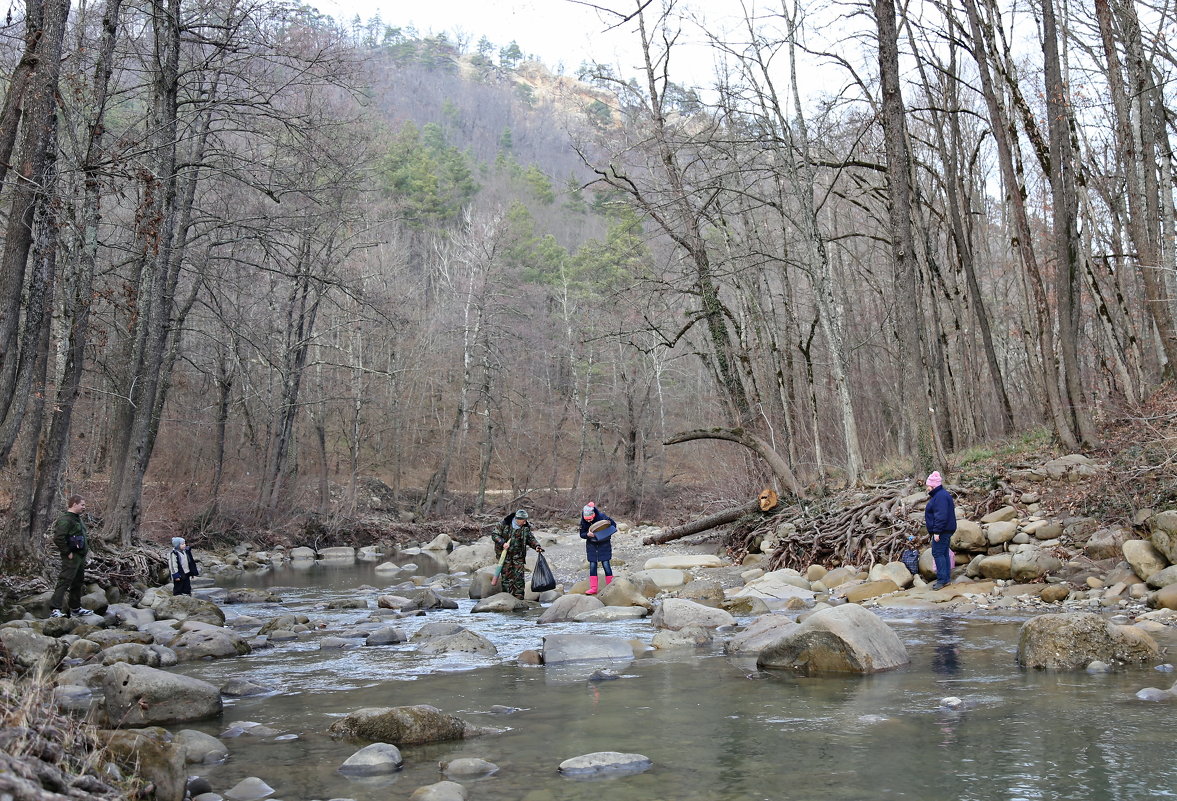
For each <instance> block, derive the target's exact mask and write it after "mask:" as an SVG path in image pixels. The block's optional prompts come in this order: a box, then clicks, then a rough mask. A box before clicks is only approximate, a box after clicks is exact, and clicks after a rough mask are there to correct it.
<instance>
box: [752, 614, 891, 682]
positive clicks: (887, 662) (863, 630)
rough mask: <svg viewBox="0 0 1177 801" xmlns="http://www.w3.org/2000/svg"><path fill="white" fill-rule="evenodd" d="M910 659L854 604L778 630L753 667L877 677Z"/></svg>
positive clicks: (878, 623)
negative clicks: (861, 674)
mask: <svg viewBox="0 0 1177 801" xmlns="http://www.w3.org/2000/svg"><path fill="white" fill-rule="evenodd" d="M910 661H911V660H910V659H909V657H908V655H907V648H905V647H904V645H903V642H902V641H901V640H900V639H899V636H898V635H897V634H895V632H894V631H892V630H891V628H890V627H889V626H888V625H887V624H886V623H884V622H883V621H882V619H881V618H880V617H879V616H878V615H876V614H874V613H873V612H870V611H869V610H867V609H864V608H863V607H861V606H858V605H857V604H845V605H843V606H835V607H832V608H830V609H823V610H821V611H819V612H814V613H813V614H812V615H810V616H809V617H808V618H806V619H805V622H804V623H802V624H801V625H800V626H798V627H797V628H796V629H791V630H786V631H783V632H782V633H781V635H780V638H779V639H778V640H776V641H775V642H773V643H772V644H770V645H768V646H766V647H765V648H764V649H763V650H762V651H761V652H760V655H759V656H758V657H757V658H756V665H757V667H762V668H794V669H797V670H800V671H802V672H804V673H806V674H809V675H813V674H820V673H878V672H880V671H884V670H892V669H894V668H897V667H902V666H903V665H906V664H907V663H908V662H910Z"/></svg>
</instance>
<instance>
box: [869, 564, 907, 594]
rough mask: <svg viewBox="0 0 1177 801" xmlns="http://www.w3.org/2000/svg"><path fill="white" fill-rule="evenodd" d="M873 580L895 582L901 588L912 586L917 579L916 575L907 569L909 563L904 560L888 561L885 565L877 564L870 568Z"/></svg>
mask: <svg viewBox="0 0 1177 801" xmlns="http://www.w3.org/2000/svg"><path fill="white" fill-rule="evenodd" d="M870 580H871V581H886V580H890V581H893V582H895V586H896V587H897V588H899V589H901V590H902V589H906V588H907V587H910V586H911V585H912V583H913V582H914V581H915V576H913V575H912V573H911V571H910V570H908V569H907V565H905V564H903V563H902V562H888V563H886V564H885V565H883V564H880V565H875V566H873V567H872V568H871V569H870Z"/></svg>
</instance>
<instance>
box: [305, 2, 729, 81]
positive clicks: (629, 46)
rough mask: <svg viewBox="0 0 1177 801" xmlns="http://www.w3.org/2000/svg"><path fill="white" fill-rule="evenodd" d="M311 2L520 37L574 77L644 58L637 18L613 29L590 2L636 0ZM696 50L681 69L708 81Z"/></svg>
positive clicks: (707, 64)
mask: <svg viewBox="0 0 1177 801" xmlns="http://www.w3.org/2000/svg"><path fill="white" fill-rule="evenodd" d="M309 4H310V5H312V6H315V7H316V8H318V9H319V10H320V11H321V12H323V13H324V14H330V15H331V16H333V17H335V18H336V20H338V21H340V22H349V21H350V20H351V19H352V18H353V17H354V16H355V15H356V14H359V15H360V16H361V17H362V18H363V19H365V20H367V19H369V18H371V17H372V16H373V15H375V14H376V13H379V14H380V19H381V20H382V21H383V22H385V23H386V24H388V25H393V26H402V27H405V26H408V25H409V24H412V25H414V26H415V27H416V28H417V30H418V31H420V32H421V33H426V32H429V31H432V32H433V33H440V32H442V31H447V32H454V31H461V32H463V33H465V34H467V35H468V36H469V38H470V40H471V42H472V43H477V41H478V39H479V38H480V37H482V36H486V37H487V38H488V39H490V40H491V41H492V42H493V43H494V44H495V46H496V47H499V48H501V47H504V46H505V45H508V44H510V43H511V41H515V42H517V43H518V44H519V47H520V49H521V50H523V52H524V53H526V54H529V55H530V54H535V55H537V56H539V57H540V60H541V61H543V62H544V63H545V64H546V65H547V66H549V67H550V68H552V69H553V70H555V69H557V67H558V66H559V65H560V64H561V63H563V65H564V67H565V71H566V72H567V73H570V74H575V72H576V68H577V67H579V66H580V64H581V62H582V61H585V60H595V61H598V62H601V63H605V64H610V65H613V66H617V67H620V71H621V72H622V74H626V75H633V74H635V73H636V72H637V66H638V63H639V62H638V57H637V47H636V42H637V35H636V33H635V32H634V30H635V24H636V23H628V24H626V25H625V26H623V27H622V28H618V29H616V30H613V31H609V30H608V29H609V28H610V27H611V26H612V25H614V24H616V23H617V22H619V21H620V17H617V16H613V15H609V14H605V13H602V12H600V11H597V10H595V9H594V8H592V7H590V5H598V6H603V7H608V8H618V9H625V10H626V11H627V12H629V11H632V10H633V9H634V8H635V5H634V3H633V2H632V1H631V0H588V3H577V2H572V0H412V2H409V0H309ZM724 4H730V0H692V5H694V6H696V7H702V8H706V7H707V6H715V7H718V6H722V5H724ZM689 52H690V51H685V52H684V55H689ZM695 53H696V54H697V56H698V63H694V64H690V65H688V64H686V63H684V60H685V59H682V57H680V61H679V62H678V66H679V67H680V68H681V71H680V74H681V75H682V76H684V77H685V76H686V75H687V74H689V75H690V76H691V78H692V80H695V81H706V80H707V76H708V75H709V74H710V72H711V61H710V59H711V56H710V55H709V54H708V53H706V52H705V50H704V49H703V48H695Z"/></svg>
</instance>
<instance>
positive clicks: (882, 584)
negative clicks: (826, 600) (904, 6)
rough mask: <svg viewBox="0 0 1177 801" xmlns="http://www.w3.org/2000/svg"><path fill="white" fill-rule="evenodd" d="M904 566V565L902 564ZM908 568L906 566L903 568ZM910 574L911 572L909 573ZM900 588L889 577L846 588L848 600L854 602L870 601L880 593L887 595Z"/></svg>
mask: <svg viewBox="0 0 1177 801" xmlns="http://www.w3.org/2000/svg"><path fill="white" fill-rule="evenodd" d="M900 566H901V567H902V565H900ZM903 569H904V570H907V568H906V567H904V568H903ZM908 575H909V576H910V575H911V574H910V573H908ZM898 590H899V585H898V584H896V583H895V582H894V581H892V580H891V579H889V578H884V579H879V580H878V581H864V582H863V583H861V584H854V585H851V586H849V587H847V588H846V591H845V596H846V600H847V601H849V602H850V603H852V604H860V603H862V602H863V601H869V600H870V599H871V598H878V597H879V596H880V595H887V594H889V593H892V592H896V591H898Z"/></svg>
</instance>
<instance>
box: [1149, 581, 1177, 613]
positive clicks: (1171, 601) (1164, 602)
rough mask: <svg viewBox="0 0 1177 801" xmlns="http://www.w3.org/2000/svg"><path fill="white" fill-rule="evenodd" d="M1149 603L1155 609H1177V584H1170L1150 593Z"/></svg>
mask: <svg viewBox="0 0 1177 801" xmlns="http://www.w3.org/2000/svg"><path fill="white" fill-rule="evenodd" d="M1148 605H1149V606H1151V607H1152V608H1153V609H1177V584H1170V585H1169V586H1167V587H1162V588H1161V589H1159V590H1157V591H1156V592H1154V593H1150V594H1149V596H1148Z"/></svg>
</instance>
